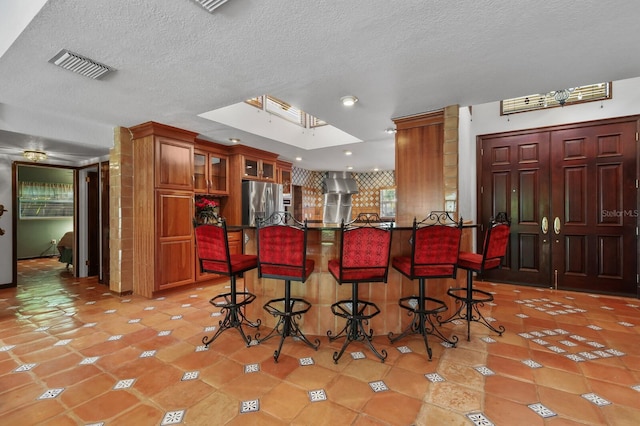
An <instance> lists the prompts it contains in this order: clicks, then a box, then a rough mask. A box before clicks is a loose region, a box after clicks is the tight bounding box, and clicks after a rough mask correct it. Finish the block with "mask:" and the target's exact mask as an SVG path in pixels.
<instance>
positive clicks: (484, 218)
mask: <svg viewBox="0 0 640 426" xmlns="http://www.w3.org/2000/svg"><path fill="white" fill-rule="evenodd" d="M481 145H482V169H483V170H484V173H482V176H481V179H480V181H481V184H482V189H481V194H482V195H481V203H480V205H479V206H480V208H481V209H482V210H481V211H482V213H481V214H479V215H478V218H479V221H480V223H482V224H484V225H486V224H487V223H489V220H490V218H491V217H494V216H495V215H496V213H498V212H501V211H505V212H507V215H508V216H509V218H510V219H511V237H510V241H509V248H508V249H507V256H506V257H505V261H504V262H503V265H502V268H501V269H499V270H494V271H489V272H487V273H486V274H485V277H486V278H488V279H494V280H497V281H506V282H517V283H524V284H534V285H538V284H541V283H544V282H548V281H549V277H550V273H551V272H550V265H549V261H548V248H547V246H548V238H547V235H545V234H544V233H543V232H541V228H542V219H543V218H544V217H545V216H546V215H548V209H549V200H548V198H549V169H548V164H549V161H548V157H549V140H548V135H547V134H539V133H530V134H524V135H517V136H501V135H498V136H496V137H488V138H484V139H482V142H481ZM547 220H548V219H547ZM482 238H483V237H482V236H480V237H479V240H480V241H482ZM478 246H479V247H481V245H480V244H479V245H478Z"/></svg>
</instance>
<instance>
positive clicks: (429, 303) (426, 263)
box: [389, 211, 462, 361]
mask: <svg viewBox="0 0 640 426" xmlns="http://www.w3.org/2000/svg"><path fill="white" fill-rule="evenodd" d="M461 235H462V219H460V221H459V222H456V221H455V220H453V218H452V217H451V216H450V215H449V213H447V212H437V211H436V212H431V213H430V214H429V216H427V217H426V218H425V219H423V220H422V221H420V222H417V220H416V219H415V218H414V219H413V232H412V238H411V256H397V257H394V258H393V260H392V261H391V265H392V266H393V267H394V269H396V270H398V271H400V273H402V275H404V276H405V277H407V278H409V279H411V280H416V279H417V280H418V296H417V297H416V296H415V295H413V296H408V297H403V298H401V299H400V300H399V302H398V303H399V305H400V307H401V308H403V309H406V310H407V311H408V313H409V315H413V320H412V322H411V324H409V326H408V327H407V328H406V329H405V330H404V331H403V332H402V333H400V334H399V335H397V336H393V333H389V340H390V341H391V343H395V342H396V341H398V340H400V339H402V338H403V337H406V336H408V335H410V334H420V335H421V336H422V338H423V340H424V344H425V346H426V348H427V354H428V356H429V361H431V355H432V353H431V352H432V351H431V347H430V346H429V341H428V340H427V335H429V334H431V335H433V336H436V337H438V338H439V339H441V340H442V341H444V342H446V343H448V344H450V345H451V346H455V345H456V343H457V342H458V337H457V336H453V337H452V338H451V339H448V338H446V337H445V336H444V335H443V334H442V332H441V331H440V330H439V329H438V328H437V327H436V325H435V323H434V320H433V319H432V317H434V318H436V317H435V316H436V315H438V314H441V313H442V312H444V311H446V310H447V305H446V304H445V303H444V302H443V301H442V300H439V299H435V298H432V297H427V296H426V291H425V281H426V280H427V279H430V278H455V277H456V271H457V263H458V252H459V251H460V238H461ZM436 321H437V318H436Z"/></svg>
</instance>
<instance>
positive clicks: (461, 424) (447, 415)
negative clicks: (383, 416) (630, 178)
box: [385, 404, 471, 426]
mask: <svg viewBox="0 0 640 426" xmlns="http://www.w3.org/2000/svg"><path fill="white" fill-rule="evenodd" d="M385 424H386V423H385ZM413 424H415V425H447V426H469V425H470V424H471V423H469V419H468V418H467V417H466V416H465V415H463V414H461V413H456V412H453V411H451V410H449V409H447V408H442V407H438V406H435V405H432V404H422V407H421V408H420V412H419V413H418V415H417V417H416V421H415V423H413Z"/></svg>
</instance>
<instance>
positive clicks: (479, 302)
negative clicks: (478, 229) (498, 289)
mask: <svg viewBox="0 0 640 426" xmlns="http://www.w3.org/2000/svg"><path fill="white" fill-rule="evenodd" d="M460 291H464V292H465V296H464V297H463V296H461V295H459V294H457V293H458V292H460ZM447 294H448V295H449V296H451V297H453V298H454V299H456V304H457V305H459V306H458V309H457V310H456V312H455V313H454V314H453V315H452V316H450V317H449V318H447V319H446V320H444V321H443V320H440V317H438V322H439V323H440V324H441V325H442V324H444V323H447V322H453V321H455V320H457V319H460V320H463V321H466V322H467V341H470V340H471V322H472V321H474V322H478V323H480V324H482V325H484V326H485V327H487V328H488V329H489V330H491V331H493V332H494V333H497V334H498V335H499V336H502V333H504V332H505V330H506V329H505V328H504V326H502V325H500V326H498V327H497V328H496V327H494V326H493V325H491V323H490V322H489V321H487V319H486V318H485V317H484V315H483V314H482V312H480V308H481V307H482V306H484V304H485V303H488V302H491V301H493V295H492V294H491V293H488V292H486V291H483V290H477V289H474V288H473V271H472V270H470V269H467V288H466V289H465V288H450V289H449V290H447ZM463 310H464V312H463Z"/></svg>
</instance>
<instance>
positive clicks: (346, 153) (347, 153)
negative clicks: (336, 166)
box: [344, 150, 353, 155]
mask: <svg viewBox="0 0 640 426" xmlns="http://www.w3.org/2000/svg"><path fill="white" fill-rule="evenodd" d="M351 154H353V152H351V151H349V150H345V151H344V155H351Z"/></svg>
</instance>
